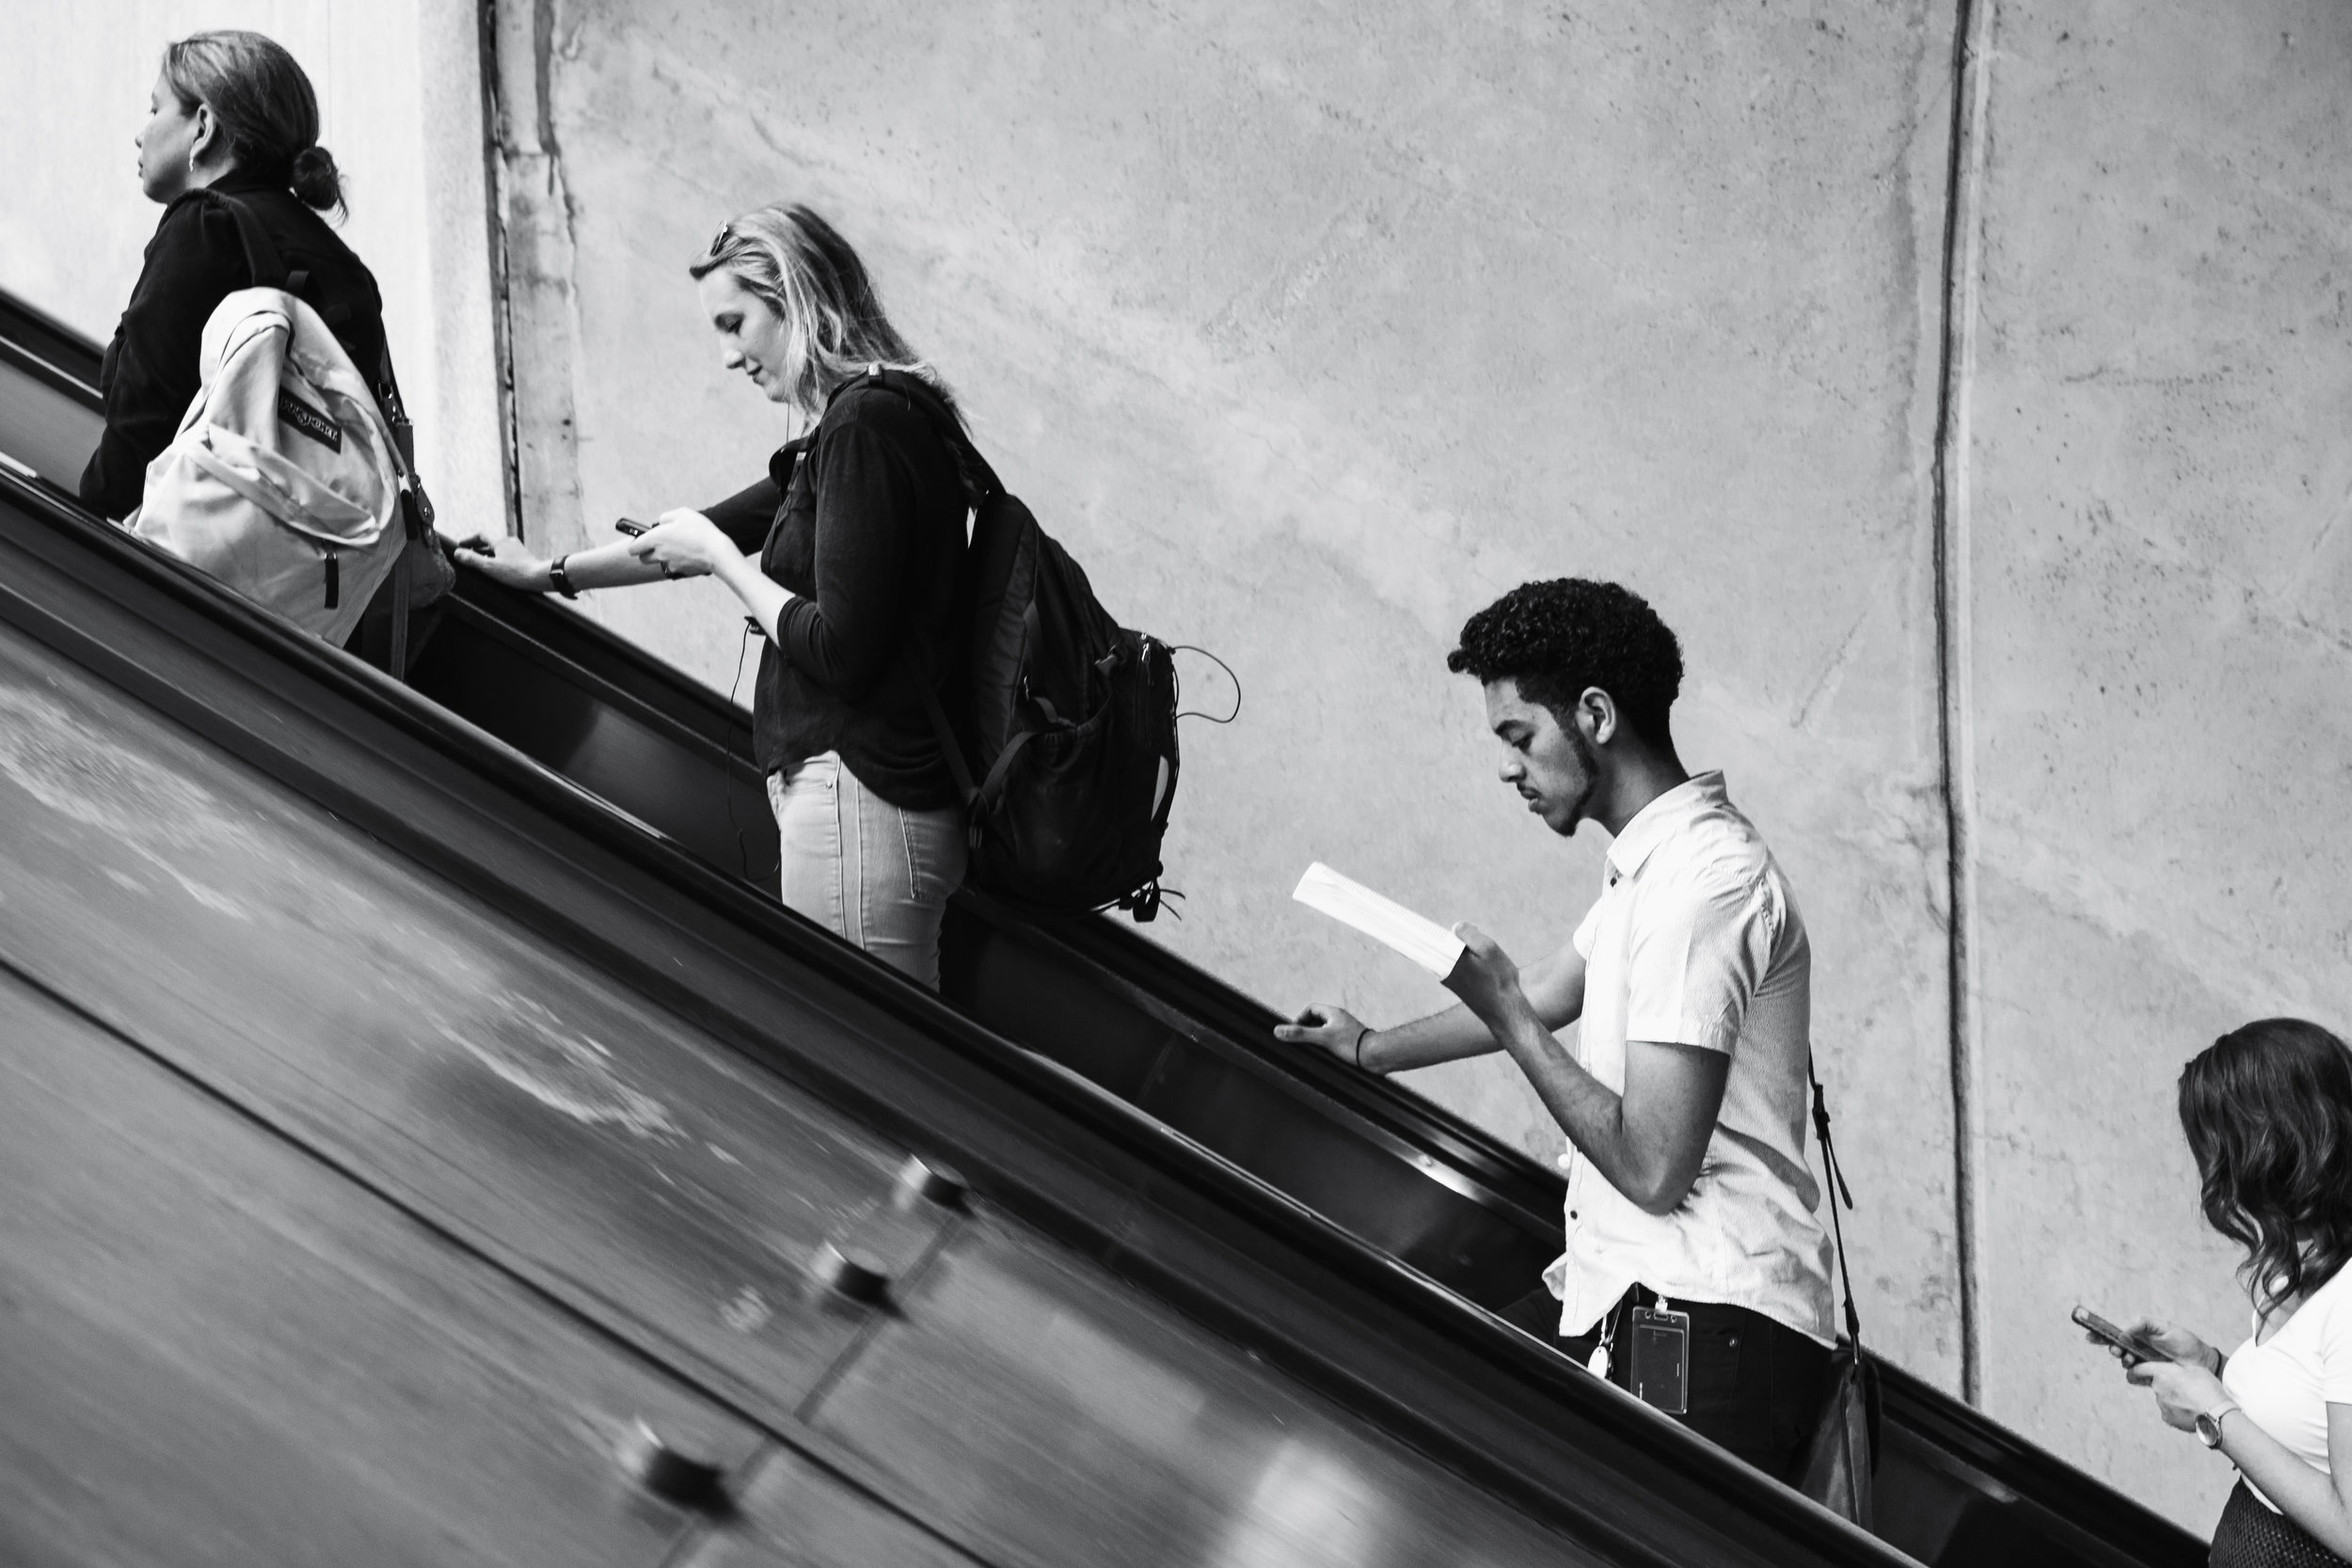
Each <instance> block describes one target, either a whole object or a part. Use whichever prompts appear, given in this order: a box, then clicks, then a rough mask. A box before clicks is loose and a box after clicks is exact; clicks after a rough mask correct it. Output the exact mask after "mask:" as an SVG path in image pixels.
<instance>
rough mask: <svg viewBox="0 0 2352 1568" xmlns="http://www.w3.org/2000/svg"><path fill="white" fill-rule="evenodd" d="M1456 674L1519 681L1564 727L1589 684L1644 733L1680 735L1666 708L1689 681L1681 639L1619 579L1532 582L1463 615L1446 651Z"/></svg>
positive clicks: (1659, 737) (1653, 738)
mask: <svg viewBox="0 0 2352 1568" xmlns="http://www.w3.org/2000/svg"><path fill="white" fill-rule="evenodd" d="M1445 667H1446V668H1447V669H1449V670H1451V671H1453V672H1454V673H1455V674H1457V675H1458V674H1466V673H1467V674H1469V675H1471V676H1474V677H1475V678H1476V679H1477V680H1478V681H1479V682H1480V683H1481V684H1482V685H1483V684H1485V683H1486V682H1489V681H1499V680H1506V679H1507V680H1513V681H1516V682H1518V689H1519V695H1520V696H1522V697H1524V698H1526V699H1527V700H1528V701H1529V702H1531V703H1537V704H1540V705H1543V706H1545V707H1548V708H1549V709H1550V710H1551V713H1552V717H1554V718H1556V719H1558V720H1559V721H1560V724H1561V727H1562V728H1564V729H1573V728H1574V724H1573V722H1572V721H1571V720H1570V718H1569V715H1570V714H1571V713H1573V712H1574V711H1575V708H1576V704H1577V699H1579V698H1580V697H1581V696H1583V695H1584V692H1585V689H1587V688H1589V687H1598V688H1599V689H1601V690H1603V691H1606V692H1608V693H1609V695H1610V697H1611V698H1612V699H1613V700H1614V701H1615V703H1616V705H1617V711H1618V713H1619V714H1620V715H1622V716H1623V717H1624V719H1625V721H1626V722H1627V723H1628V724H1629V725H1631V726H1632V728H1633V729H1634V730H1635V731H1636V732H1638V733H1639V734H1640V735H1641V736H1642V737H1643V738H1644V739H1645V740H1648V741H1650V742H1651V743H1653V744H1656V745H1666V744H1670V743H1671V736H1670V732H1669V730H1668V727H1667V712H1668V710H1669V709H1671V708H1672V707H1673V706H1674V700H1675V697H1676V696H1677V694H1678V693H1679V692H1680V691H1681V689H1682V645H1681V644H1680V643H1679V642H1677V641H1675V634H1674V633H1673V632H1672V631H1669V630H1668V629H1667V627H1666V623H1665V622H1663V621H1661V620H1660V619H1659V618H1658V612H1657V611H1656V610H1652V609H1650V607H1649V602H1648V601H1647V600H1645V599H1644V598H1643V597H1642V596H1641V595H1640V594H1635V593H1633V592H1631V591H1630V590H1629V589H1625V588H1620V587H1618V586H1617V585H1616V584H1615V583H1613V582H1595V581H1592V580H1590V579H1589V578H1552V579H1550V580H1549V581H1548V582H1524V583H1521V584H1520V585H1519V586H1518V587H1517V588H1514V589H1512V590H1511V592H1509V593H1508V594H1503V595H1502V597H1501V598H1499V599H1497V600H1496V601H1495V602H1494V603H1492V604H1490V605H1488V606H1487V607H1486V609H1484V610H1480V611H1479V612H1478V613H1477V614H1475V615H1473V616H1471V617H1470V619H1469V620H1468V621H1466V622H1464V623H1463V624H1462V645H1461V646H1460V647H1458V648H1456V649H1454V651H1453V652H1452V653H1450V654H1448V655H1446V657H1445Z"/></svg>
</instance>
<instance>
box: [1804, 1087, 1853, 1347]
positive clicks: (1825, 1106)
mask: <svg viewBox="0 0 2352 1568" xmlns="http://www.w3.org/2000/svg"><path fill="white" fill-rule="evenodd" d="M1804 1074H1805V1077H1807V1078H1808V1079H1810V1080H1811V1081H1812V1084H1813V1131H1814V1132H1815V1133H1816V1134H1817V1135H1818V1136H1819V1137H1820V1140H1821V1169H1822V1171H1823V1172H1824V1173H1825V1174H1826V1175H1827V1176H1828V1177H1829V1227H1830V1234H1831V1235H1832V1236H1833V1237H1834V1238H1835V1239H1836V1243H1837V1278H1838V1281H1839V1283H1840V1284H1842V1285H1843V1286H1844V1287H1845V1290H1846V1337H1847V1338H1850V1339H1851V1340H1852V1341H1853V1342H1854V1344H1855V1346H1856V1347H1857V1348H1859V1347H1860V1345H1861V1344H1862V1317H1861V1314H1860V1313H1858V1312H1856V1311H1855V1310H1854V1305H1853V1272H1852V1271H1851V1269H1849V1268H1848V1267H1847V1266H1846V1227H1845V1226H1844V1225H1843V1224H1841V1223H1840V1222H1839V1220H1838V1216H1837V1206H1838V1203H1839V1202H1840V1200H1842V1201H1843V1202H1844V1203H1845V1206H1846V1207H1847V1208H1849V1209H1851V1208H1852V1207H1853V1193H1852V1191H1851V1189H1849V1188H1848V1187H1847V1185H1846V1172H1845V1169H1844V1167H1842V1166H1840V1165H1839V1164H1838V1163H1837V1146H1836V1144H1834V1143H1832V1142H1831V1141H1830V1136H1829V1097H1828V1096H1827V1095H1825V1094H1823V1093H1822V1092H1821V1075H1820V1072H1819V1071H1818V1070H1816V1069H1815V1068H1814V1065H1813V1053H1812V1052H1811V1051H1810V1050H1808V1051H1806V1053H1805V1058H1804Z"/></svg>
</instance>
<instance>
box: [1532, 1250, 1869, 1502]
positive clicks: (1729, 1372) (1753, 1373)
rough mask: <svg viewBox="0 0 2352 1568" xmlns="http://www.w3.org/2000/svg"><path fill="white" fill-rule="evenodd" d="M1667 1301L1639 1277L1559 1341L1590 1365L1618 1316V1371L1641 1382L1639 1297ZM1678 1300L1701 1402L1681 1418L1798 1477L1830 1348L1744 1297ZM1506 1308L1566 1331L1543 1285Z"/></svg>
mask: <svg viewBox="0 0 2352 1568" xmlns="http://www.w3.org/2000/svg"><path fill="white" fill-rule="evenodd" d="M1657 1302H1658V1298H1657V1296H1656V1295H1655V1294H1654V1293H1652V1292H1651V1291H1647V1290H1645V1289H1644V1288H1643V1287H1641V1286H1639V1285H1636V1286H1634V1287H1633V1289H1631V1290H1630V1291H1627V1292H1626V1293H1625V1296H1624V1298H1623V1299H1622V1300H1620V1301H1619V1302H1618V1303H1617V1305H1616V1306H1615V1307H1611V1308H1610V1309H1609V1312H1608V1315H1607V1316H1605V1317H1604V1318H1602V1319H1601V1321H1600V1323H1598V1324H1597V1325H1595V1327H1594V1330H1593V1332H1592V1333H1590V1334H1583V1335H1578V1336H1576V1337H1574V1338H1557V1339H1556V1340H1555V1342H1556V1343H1557V1344H1558V1345H1559V1347H1560V1349H1561V1352H1562V1354H1565V1355H1568V1356H1570V1357H1572V1358H1573V1359H1574V1360H1575V1362H1576V1364H1577V1365H1578V1366H1580V1367H1581V1366H1582V1365H1584V1364H1585V1363H1586V1362H1587V1361H1589V1360H1590V1359H1591V1358H1592V1354H1593V1351H1594V1349H1595V1347H1597V1345H1598V1344H1599V1343H1600V1341H1601V1333H1602V1330H1603V1329H1604V1328H1607V1327H1608V1326H1609V1325H1610V1324H1612V1323H1614V1325H1615V1330H1614V1332H1615V1340H1614V1348H1613V1350H1612V1352H1611V1354H1610V1358H1609V1360H1610V1366H1609V1381H1610V1382H1612V1383H1613V1384H1615V1385H1616V1386H1618V1387H1620V1388H1623V1389H1625V1390H1627V1391H1628V1392H1631V1390H1632V1387H1633V1356H1632V1345H1633V1335H1632V1331H1631V1329H1630V1328H1629V1326H1628V1320H1629V1319H1630V1318H1631V1316H1632V1314H1633V1309H1634V1308H1635V1307H1654V1306H1656V1305H1657ZM1673 1306H1674V1309H1675V1310H1676V1311H1677V1312H1688V1313H1690V1314H1691V1389H1690V1404H1691V1409H1690V1413H1689V1414H1688V1415H1685V1416H1680V1417H1677V1420H1679V1421H1681V1422H1682V1424H1683V1425H1684V1426H1687V1427H1689V1428H1690V1429H1691V1430H1692V1432H1695V1433H1698V1434H1699V1435H1700V1436H1702V1437H1704V1438H1706V1439H1708V1441H1709V1442H1711V1443H1714V1444H1715V1445H1716V1446H1717V1447H1719V1448H1724V1449H1730V1450H1731V1451H1732V1452H1733V1453H1736V1454H1738V1455H1739V1456H1740V1458H1741V1459H1744V1460H1746V1461H1747V1462H1748V1463H1749V1464H1751V1465H1755V1466H1756V1468H1757V1469H1759V1470H1761V1471H1763V1472H1764V1473H1765V1474H1766V1475H1768V1476H1771V1477H1772V1479H1773V1480H1775V1481H1788V1482H1789V1483H1791V1484H1794V1483H1795V1481H1797V1479H1798V1473H1799V1471H1800V1470H1801V1468H1802V1467H1803V1465H1804V1454H1805V1449H1806V1447H1807V1446H1808V1445H1809V1444H1810V1443H1811V1442H1812V1440H1813V1433H1814V1429H1815V1428H1816V1427H1817V1426H1818V1425H1819V1424H1820V1418H1821V1404H1822V1402H1823V1401H1824V1400H1826V1399H1828V1398H1829V1379H1830V1352H1829V1348H1828V1347H1827V1346H1825V1345H1821V1344H1818V1343H1816V1342H1815V1341H1813V1340H1811V1339H1808V1338H1805V1337H1804V1335H1802V1334H1800V1333H1798V1332H1797V1331H1796V1330H1795V1329H1793V1328H1787V1327H1784V1326H1782V1325H1781V1324H1779V1323H1774V1322H1773V1321H1772V1319H1770V1318H1768V1317H1766V1316H1764V1315H1763V1314H1762V1313H1760V1312H1751V1311H1749V1310H1748V1309H1747V1308H1746V1307H1719V1306H1716V1305H1714V1304H1712V1303H1709V1302H1703V1301H1677V1302H1675V1303H1674V1304H1673ZM1502 1316H1503V1317H1504V1318H1506V1319H1508V1320H1509V1321H1510V1322H1512V1323H1517V1324H1518V1325H1519V1326H1520V1327H1521V1328H1525V1329H1527V1330H1529V1331H1530V1332H1532V1333H1535V1334H1540V1335H1544V1336H1548V1337H1549V1336H1557V1335H1558V1334H1559V1331H1560V1304H1559V1303H1558V1302H1557V1301H1555V1300H1553V1299H1552V1295H1551V1292H1550V1291H1546V1290H1544V1289H1542V1288H1540V1287H1538V1288H1537V1289H1536V1290H1535V1291H1534V1292H1533V1293H1532V1294H1530V1295H1528V1296H1526V1297H1524V1298H1522V1299H1521V1300H1519V1301H1518V1302H1517V1303H1515V1304H1513V1305H1512V1306H1511V1307H1509V1308H1508V1309H1506V1310H1505V1311H1504V1312H1503V1313H1502Z"/></svg>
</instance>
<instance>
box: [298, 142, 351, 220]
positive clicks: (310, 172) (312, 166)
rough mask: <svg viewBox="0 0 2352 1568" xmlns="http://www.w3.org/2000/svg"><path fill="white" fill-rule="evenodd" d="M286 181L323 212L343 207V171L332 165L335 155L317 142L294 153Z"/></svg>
mask: <svg viewBox="0 0 2352 1568" xmlns="http://www.w3.org/2000/svg"><path fill="white" fill-rule="evenodd" d="M287 183H288V184H289V185H291V186H292V187H293V189H294V195H295V196H297V197H299V198H302V202H303V205H305V206H307V207H311V208H315V209H316V210H318V211H319V212H322V213H325V212H329V211H340V210H342V205H343V177H342V170H341V169H338V168H337V167H336V166H335V154H333V153H332V152H329V151H328V150H326V149H325V148H324V147H321V146H319V145H318V144H317V143H316V142H313V143H311V144H310V146H309V147H306V148H304V149H303V150H301V151H299V152H297V153H295V154H294V169H293V172H292V174H291V175H290V176H289V177H288V179H287Z"/></svg>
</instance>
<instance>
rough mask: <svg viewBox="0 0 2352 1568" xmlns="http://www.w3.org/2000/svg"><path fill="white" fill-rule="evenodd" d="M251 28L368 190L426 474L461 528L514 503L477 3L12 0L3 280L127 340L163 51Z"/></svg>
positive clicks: (354, 191) (359, 225)
mask: <svg viewBox="0 0 2352 1568" xmlns="http://www.w3.org/2000/svg"><path fill="white" fill-rule="evenodd" d="M208 27H249V28H253V29H255V30H256V31H259V32H263V33H267V34H268V35H269V36H270V37H272V38H274V39H276V40H278V42H280V43H282V44H284V45H285V46H286V47H287V48H288V49H289V50H291V51H292V52H293V53H294V58H295V59H297V60H299V61H300V62H301V63H302V67H303V70H304V71H306V72H307V73H308V74H309V75H310V81H311V85H312V86H313V87H315V88H316V89H317V91H318V95H319V103H320V110H321V115H322V118H323V119H324V121H325V126H324V130H323V133H322V135H321V137H320V139H321V141H322V142H324V143H325V144H326V147H327V148H328V150H331V151H332V152H334V154H335V156H336V160H337V162H338V163H339V164H341V166H342V169H343V172H344V174H345V176H346V177H347V181H348V184H349V189H350V204H351V217H350V220H349V222H348V223H347V224H346V225H345V226H344V228H343V230H342V233H343V238H344V239H345V240H346V241H347V242H348V243H349V244H350V245H351V247H352V248H353V249H354V250H356V251H358V253H359V255H360V257H361V258H362V259H363V260H364V261H367V263H368V265H369V267H370V268H371V269H372V270H373V272H374V273H375V276H376V281H377V283H378V284H379V285H380V286H381V288H382V290H383V293H384V316H385V325H386V327H387V328H388V329H389V333H390V337H391V343H392V356H393V360H394V362H395V363H396V364H397V365H398V366H399V368H400V380H401V389H402V391H403V393H404V394H405V396H406V398H407V400H408V404H409V411H410V414H411V416H412V417H413V418H414V419H415V420H416V422H417V458H418V467H419V470H420V471H421V473H423V475H424V476H425V481H426V483H427V484H428V485H429V486H430V487H431V490H432V493H433V496H434V499H435V500H436V502H437V504H438V506H439V508H440V510H441V512H442V514H443V518H444V521H445V523H447V524H450V525H458V524H463V525H464V527H465V529H466V530H468V531H470V530H471V529H473V528H478V527H483V526H487V527H488V528H489V529H490V530H491V531H496V530H497V529H498V527H499V526H500V524H501V520H502V519H503V518H504V517H505V515H506V511H505V506H506V502H505V496H506V490H507V486H506V483H505V480H504V478H503V467H504V463H503V451H502V447H503V443H502V441H501V428H500V427H501V416H500V413H499V394H498V379H497V378H498V361H497V356H496V354H495V352H494V346H493V340H492V335H491V325H492V317H491V309H490V281H491V269H490V265H489V254H488V245H487V244H486V236H487V233H488V222H487V217H486V214H485V198H484V182H485V162H484V156H483V153H484V131H483V117H482V75H481V53H482V52H481V45H480V40H479V34H480V28H481V22H480V14H479V11H478V9H477V8H476V6H475V5H474V4H472V3H471V0H413V3H409V4H401V5H377V4H371V3H365V0H308V3H306V0H203V3H198V0H72V4H70V5H54V6H40V5H35V4H32V3H30V0H11V3H10V4H8V6H7V7H6V8H5V14H4V19H0V145H5V146H6V147H8V149H9V150H10V151H9V153H8V157H7V158H5V159H0V288H5V289H7V290H8V291H9V292H10V293H15V294H16V295H18V296H19V297H20V298H24V299H27V300H30V301H31V302H32V303H33V304H35V305H38V306H40V308H41V309H45V310H47V311H49V313H50V314H52V315H54V316H57V317H59V318H60V319H62V320H64V321H66V322H67V323H69V324H71V325H73V326H76V327H79V328H81V329H82V330H83V331H85V332H87V333H89V334H90V335H91V336H92V337H95V338H97V339H99V340H100V341H104V340H105V339H107V338H109V337H111V336H113V334H114V327H115V321H116V318H117V317H119V315H120V314H121V313H122V307H123V303H124V302H125V301H126V300H128V299H129V298H130V296H131V286H132V284H133V283H134V282H135V281H136V280H137V278H138V275H139V259H140V254H141V252H142V251H144V250H145V248H146V245H147V242H148V240H149V238H150V237H151V236H152V235H153V233H154V231H155V220H156V219H157V218H158V217H159V216H161V215H162V209H160V208H158V207H156V206H155V205H154V204H153V203H151V202H150V201H149V200H148V199H147V198H145V197H144V196H142V195H141V194H140V193H139V183H138V174H137V154H136V152H135V150H133V148H132V145H131V138H132V137H133V136H135V135H137V134H138V130H139V128H140V126H141V125H142V124H144V123H145V122H146V119H147V94H148V89H149V88H150V87H152V86H153V85H154V82H155V73H156V70H157V67H158V65H159V64H160V62H161V58H162V55H163V47H164V45H165V44H166V43H167V42H168V41H169V40H173V39H176V38H184V37H185V36H186V35H188V34H189V33H192V32H196V31H199V30H200V29H203V28H208Z"/></svg>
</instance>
